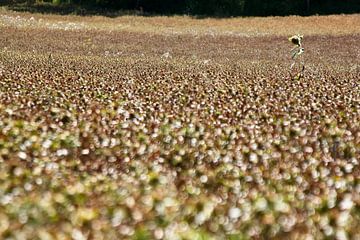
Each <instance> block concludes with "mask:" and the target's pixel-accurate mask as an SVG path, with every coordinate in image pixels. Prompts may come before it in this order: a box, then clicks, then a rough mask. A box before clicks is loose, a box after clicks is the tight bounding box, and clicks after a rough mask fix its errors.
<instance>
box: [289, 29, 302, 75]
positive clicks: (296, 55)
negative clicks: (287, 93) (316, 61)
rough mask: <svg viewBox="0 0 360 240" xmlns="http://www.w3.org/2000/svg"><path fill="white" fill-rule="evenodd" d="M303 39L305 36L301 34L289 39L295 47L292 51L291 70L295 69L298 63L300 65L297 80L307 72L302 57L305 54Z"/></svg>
mask: <svg viewBox="0 0 360 240" xmlns="http://www.w3.org/2000/svg"><path fill="white" fill-rule="evenodd" d="M303 38H304V36H303V35H299V34H297V35H294V36H291V37H289V41H290V42H291V43H292V44H293V45H294V47H293V48H292V49H291V50H290V54H291V60H292V63H291V66H290V70H292V69H293V68H294V66H295V65H296V63H298V64H299V72H298V73H297V74H296V76H295V78H297V79H299V78H300V77H303V72H304V70H305V63H304V59H303V55H302V54H303V53H304V48H303V46H302V40H303Z"/></svg>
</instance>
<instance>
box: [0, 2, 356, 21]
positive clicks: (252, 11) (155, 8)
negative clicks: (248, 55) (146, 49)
mask: <svg viewBox="0 0 360 240" xmlns="http://www.w3.org/2000/svg"><path fill="white" fill-rule="evenodd" d="M0 4H2V5H4V4H6V5H9V4H10V5H12V6H14V4H15V5H17V6H18V5H19V4H22V6H24V4H25V6H28V7H29V6H32V7H34V6H37V7H39V9H40V10H49V9H52V10H56V9H57V10H59V9H63V10H64V9H67V10H68V11H75V10H76V9H79V8H82V9H83V10H89V9H91V10H96V11H103V10H137V11H140V12H141V13H147V14H149V13H150V14H190V15H202V16H218V17H223V16H224V17H225V16H269V15H294V14H295V15H311V14H333V13H357V12H360V1H358V0H342V1H339V0H172V1H168V0H27V1H24V0H0ZM44 6H46V7H48V8H47V9H46V8H44ZM54 7H55V9H53V8H54Z"/></svg>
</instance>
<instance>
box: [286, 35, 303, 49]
mask: <svg viewBox="0 0 360 240" xmlns="http://www.w3.org/2000/svg"><path fill="white" fill-rule="evenodd" d="M303 37H304V36H303V35H299V34H297V35H294V36H292V37H289V41H290V42H292V43H293V44H294V45H296V46H298V47H300V46H301V40H302V39H303Z"/></svg>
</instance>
